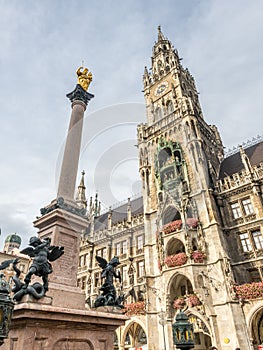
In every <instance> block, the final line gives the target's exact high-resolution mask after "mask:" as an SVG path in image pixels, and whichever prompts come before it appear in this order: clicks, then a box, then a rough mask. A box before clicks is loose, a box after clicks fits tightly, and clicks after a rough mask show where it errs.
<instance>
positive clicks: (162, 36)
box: [158, 26, 165, 42]
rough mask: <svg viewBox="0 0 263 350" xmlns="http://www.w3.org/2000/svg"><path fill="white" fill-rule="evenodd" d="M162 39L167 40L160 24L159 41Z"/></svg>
mask: <svg viewBox="0 0 263 350" xmlns="http://www.w3.org/2000/svg"><path fill="white" fill-rule="evenodd" d="M162 40H165V37H164V35H163V33H162V30H161V26H158V42H159V41H162Z"/></svg>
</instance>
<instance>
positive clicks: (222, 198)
mask: <svg viewBox="0 0 263 350" xmlns="http://www.w3.org/2000/svg"><path fill="white" fill-rule="evenodd" d="M143 85H144V96H145V103H146V115H147V121H146V123H144V124H139V125H138V127H137V145H138V157H139V161H138V171H139V173H140V177H141V182H142V196H140V197H137V198H131V199H128V200H127V202H126V203H124V204H122V205H120V206H118V207H115V208H113V207H112V208H109V210H108V211H106V212H105V213H103V214H101V213H100V208H99V199H98V198H97V195H96V197H95V199H94V200H93V201H92V200H91V202H90V203H89V205H88V206H87V202H86V197H85V185H84V174H83V175H82V179H81V183H80V185H79V187H78V193H77V202H78V203H79V205H80V206H84V207H86V208H87V218H88V224H87V229H86V231H85V232H84V233H83V235H82V237H81V246H80V258H79V269H78V282H79V286H80V287H81V288H82V289H83V290H84V291H85V293H86V297H87V299H86V305H87V308H90V307H92V306H93V303H94V300H95V299H96V297H97V296H98V294H99V293H100V292H99V288H100V286H101V276H100V270H101V269H100V267H99V266H98V264H97V262H96V259H95V256H96V255H98V256H102V257H104V258H105V259H106V260H107V261H109V260H110V259H111V258H113V257H114V256H118V257H119V260H120V265H119V267H118V268H119V271H120V273H121V276H122V282H116V289H117V291H118V293H119V294H121V295H123V296H124V298H125V304H126V310H127V315H128V316H130V320H128V321H127V322H126V324H125V326H122V327H120V328H119V329H118V330H117V332H116V337H115V349H119V350H128V349H136V348H138V349H140V348H141V349H148V350H160V349H163V350H170V349H174V345H173V337H172V323H173V322H174V317H175V315H176V313H177V312H178V310H179V309H182V310H184V312H185V313H186V314H187V315H188V317H189V320H190V321H191V322H192V323H193V326H194V334H195V349H197V350H206V349H208V348H209V346H211V345H215V346H216V347H217V348H218V349H222V350H228V349H229V350H233V349H235V348H236V347H240V348H241V349H257V345H259V344H261V343H262V342H263V282H262V281H263V270H262V262H263V236H262V233H263V197H262V189H263V141H262V140H261V139H260V138H256V139H255V140H253V141H252V142H250V143H246V144H244V145H240V146H239V147H238V148H237V149H236V150H235V151H234V152H232V154H228V155H225V154H224V146H223V142H222V140H221V137H220V134H219V132H218V130H217V128H216V126H215V125H208V124H207V123H206V121H205V116H203V113H202V109H201V106H200V103H199V96H198V92H197V88H196V85H195V81H194V78H193V76H192V75H191V74H190V72H189V70H188V69H187V68H184V67H183V66H182V64H181V60H180V58H179V55H178V52H177V50H176V49H174V47H173V45H172V43H171V41H170V40H168V39H167V38H166V37H165V36H164V35H163V33H162V31H161V28H160V27H159V28H158V39H157V41H156V42H155V44H154V46H153V51H152V58H151V67H150V69H147V68H146V67H145V70H144V75H143Z"/></svg>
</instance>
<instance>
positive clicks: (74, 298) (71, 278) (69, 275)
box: [32, 201, 88, 309]
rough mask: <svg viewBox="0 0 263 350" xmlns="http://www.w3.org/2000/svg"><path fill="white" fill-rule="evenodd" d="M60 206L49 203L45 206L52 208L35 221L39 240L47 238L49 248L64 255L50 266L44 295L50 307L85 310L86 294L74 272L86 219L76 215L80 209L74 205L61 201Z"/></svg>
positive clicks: (75, 271) (76, 267) (77, 262)
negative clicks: (49, 301) (53, 248)
mask: <svg viewBox="0 0 263 350" xmlns="http://www.w3.org/2000/svg"><path fill="white" fill-rule="evenodd" d="M55 203H57V201H56V202H55ZM63 206H64V208H66V209H64V208H63ZM63 206H62V208H61V207H60V206H59V205H57V204H56V205H54V204H52V203H51V205H50V206H48V207H46V208H47V209H50V208H51V209H50V210H47V212H46V213H45V214H44V215H43V216H41V217H40V218H38V219H37V220H36V221H35V222H34V226H35V227H37V228H38V229H39V237H40V238H41V239H43V238H47V237H50V238H51V245H55V246H63V247H64V254H63V255H62V256H61V257H60V258H59V259H58V260H56V261H54V262H52V263H51V264H52V269H53V273H51V274H50V275H49V276H48V277H49V290H48V291H47V293H46V296H47V297H51V298H52V300H53V302H52V305H54V306H56V307H65V308H74V309H84V308H85V294H84V292H83V291H81V289H80V288H78V287H77V272H78V264H79V245H80V236H81V233H82V232H83V230H85V229H86V227H87V225H88V221H87V218H86V217H84V216H82V215H77V214H76V213H77V210H78V209H79V207H77V205H76V204H75V206H73V205H72V203H68V202H63ZM67 209H68V210H67ZM69 209H70V210H72V211H73V212H71V211H69ZM74 210H75V212H74ZM36 279H37V278H34V280H36ZM32 282H33V280H32Z"/></svg>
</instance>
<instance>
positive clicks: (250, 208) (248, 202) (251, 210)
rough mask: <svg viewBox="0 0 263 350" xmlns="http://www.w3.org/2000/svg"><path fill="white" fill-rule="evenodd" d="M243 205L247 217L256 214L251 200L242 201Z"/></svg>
mask: <svg viewBox="0 0 263 350" xmlns="http://www.w3.org/2000/svg"><path fill="white" fill-rule="evenodd" d="M242 205H243V208H244V211H245V214H246V215H249V214H253V213H254V208H253V206H252V203H251V200H250V198H247V199H244V200H242Z"/></svg>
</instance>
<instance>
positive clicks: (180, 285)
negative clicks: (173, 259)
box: [167, 273, 194, 301]
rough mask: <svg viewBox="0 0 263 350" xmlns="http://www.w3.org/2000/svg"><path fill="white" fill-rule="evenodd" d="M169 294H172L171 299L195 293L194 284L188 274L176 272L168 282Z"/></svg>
mask: <svg viewBox="0 0 263 350" xmlns="http://www.w3.org/2000/svg"><path fill="white" fill-rule="evenodd" d="M167 289H168V290H167V294H168V295H170V298H171V301H173V300H174V299H175V298H176V297H180V296H184V295H187V294H192V293H193V291H194V290H193V285H192V282H191V280H190V278H189V277H188V276H187V275H186V274H181V273H175V274H174V275H173V276H172V277H171V278H170V281H169V282H168V285H167Z"/></svg>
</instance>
